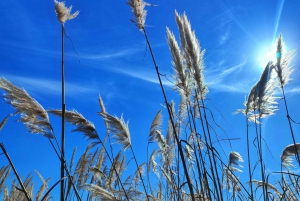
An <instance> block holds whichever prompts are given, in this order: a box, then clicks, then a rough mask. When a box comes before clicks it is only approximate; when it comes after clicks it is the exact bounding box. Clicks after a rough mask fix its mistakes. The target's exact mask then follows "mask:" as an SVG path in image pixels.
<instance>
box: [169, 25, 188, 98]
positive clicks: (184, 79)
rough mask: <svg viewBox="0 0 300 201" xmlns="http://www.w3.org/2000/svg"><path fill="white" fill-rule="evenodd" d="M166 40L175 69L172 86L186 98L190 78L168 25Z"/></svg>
mask: <svg viewBox="0 0 300 201" xmlns="http://www.w3.org/2000/svg"><path fill="white" fill-rule="evenodd" d="M167 42H168V45H169V49H170V51H171V54H172V58H173V60H172V65H173V67H174V71H175V75H173V78H174V81H175V83H174V85H175V86H174V88H175V89H176V90H178V91H179V93H180V95H181V96H182V98H183V99H185V100H188V99H189V97H190V95H191V89H192V79H191V76H190V73H189V70H187V69H186V66H185V65H184V59H183V56H182V54H181V52H180V48H179V45H178V43H177V41H176V39H175V36H174V34H173V33H172V32H171V31H170V30H169V28H168V27H167Z"/></svg>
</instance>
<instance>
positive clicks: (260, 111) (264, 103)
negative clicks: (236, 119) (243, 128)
mask: <svg viewBox="0 0 300 201" xmlns="http://www.w3.org/2000/svg"><path fill="white" fill-rule="evenodd" d="M277 87H278V84H277V83H276V79H275V72H274V66H273V64H272V63H271V62H269V63H268V64H267V66H266V67H265V69H264V71H263V73H262V74H261V77H260V79H259V81H258V82H257V83H256V84H255V85H254V86H253V87H252V88H251V91H250V93H249V95H248V99H247V101H245V103H244V105H245V109H238V110H237V111H236V112H234V114H236V113H239V112H241V113H243V114H244V115H246V116H247V119H248V120H249V121H251V122H256V123H260V122H259V121H258V118H266V117H267V116H270V115H274V112H275V111H276V110H277V106H276V105H277V102H276V99H278V97H274V96H273V95H274V93H275V92H276V90H275V89H276V88H277Z"/></svg>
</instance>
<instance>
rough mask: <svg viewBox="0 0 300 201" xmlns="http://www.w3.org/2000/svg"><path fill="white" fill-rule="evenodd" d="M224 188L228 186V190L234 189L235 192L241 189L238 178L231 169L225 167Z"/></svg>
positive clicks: (223, 174)
mask: <svg viewBox="0 0 300 201" xmlns="http://www.w3.org/2000/svg"><path fill="white" fill-rule="evenodd" d="M222 182H223V188H228V190H229V191H230V190H233V194H234V195H235V194H236V192H239V191H241V188H240V185H239V180H238V178H237V177H236V176H235V175H234V174H233V173H232V170H231V169H228V168H227V167H224V169H223V173H222Z"/></svg>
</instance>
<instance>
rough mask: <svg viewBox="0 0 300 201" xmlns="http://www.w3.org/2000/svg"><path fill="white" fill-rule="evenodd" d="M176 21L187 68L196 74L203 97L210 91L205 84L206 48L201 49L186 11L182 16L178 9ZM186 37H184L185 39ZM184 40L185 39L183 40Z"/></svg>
mask: <svg viewBox="0 0 300 201" xmlns="http://www.w3.org/2000/svg"><path fill="white" fill-rule="evenodd" d="M175 15H176V22H177V25H178V28H179V29H183V30H179V31H180V37H181V35H183V36H184V37H181V44H182V48H183V51H184V54H183V57H184V59H185V63H186V65H187V68H188V69H189V70H190V72H191V73H192V75H193V76H194V79H195V82H196V83H197V91H198V93H199V95H200V98H201V99H204V98H205V95H206V94H207V93H208V88H207V85H206V84H204V75H203V70H204V61H203V56H204V53H205V50H202V51H201V47H200V43H199V41H198V39H197V37H196V34H195V31H192V28H191V23H190V22H189V20H188V18H187V16H186V14H185V13H183V15H182V16H180V15H179V14H178V13H177V12H176V11H175ZM183 38H184V39H183ZM182 40H183V41H182Z"/></svg>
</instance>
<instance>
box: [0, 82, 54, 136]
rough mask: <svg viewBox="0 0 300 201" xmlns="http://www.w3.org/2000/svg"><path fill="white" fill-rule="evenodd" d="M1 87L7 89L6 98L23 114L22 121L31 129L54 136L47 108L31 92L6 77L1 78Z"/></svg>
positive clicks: (35, 132) (7, 101)
mask: <svg viewBox="0 0 300 201" xmlns="http://www.w3.org/2000/svg"><path fill="white" fill-rule="evenodd" d="M0 88H1V89H3V90H4V91H6V92H7V93H6V94H4V99H5V101H6V103H8V104H10V105H11V106H12V107H13V108H15V109H16V110H17V111H16V112H15V114H21V118H20V120H19V121H20V122H22V123H24V124H25V125H26V126H27V128H28V129H29V131H30V132H31V133H34V134H42V135H44V136H45V137H50V138H52V137H53V135H52V127H51V125H50V122H49V117H48V114H47V112H46V110H45V109H44V108H43V107H42V106H41V105H40V104H39V103H38V102H37V101H36V100H35V99H34V98H32V97H30V96H29V94H28V93H27V92H26V91H25V90H23V89H20V88H18V87H16V86H15V85H13V84H12V83H11V82H9V81H8V80H6V79H4V78H0Z"/></svg>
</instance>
